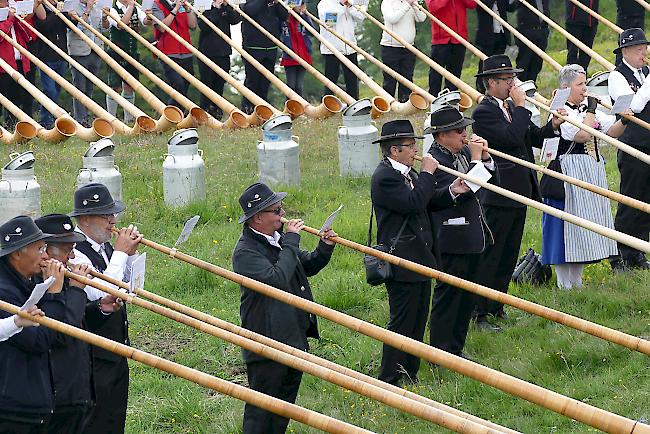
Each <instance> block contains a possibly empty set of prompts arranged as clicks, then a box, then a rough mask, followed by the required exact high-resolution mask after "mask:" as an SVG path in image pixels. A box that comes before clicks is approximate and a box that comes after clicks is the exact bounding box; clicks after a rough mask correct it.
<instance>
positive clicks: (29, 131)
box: [0, 31, 43, 145]
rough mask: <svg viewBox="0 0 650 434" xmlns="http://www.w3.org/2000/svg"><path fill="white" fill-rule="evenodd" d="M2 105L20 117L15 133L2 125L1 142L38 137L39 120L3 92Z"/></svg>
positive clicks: (21, 140) (12, 142) (23, 140)
mask: <svg viewBox="0 0 650 434" xmlns="http://www.w3.org/2000/svg"><path fill="white" fill-rule="evenodd" d="M0 32H1V31H0ZM0 106H2V107H4V108H5V109H7V110H8V111H9V112H10V113H11V114H12V115H13V116H14V117H15V118H16V119H18V122H17V123H16V127H15V131H14V132H13V133H10V132H9V131H7V130H5V129H4V128H2V127H0V128H2V129H0V142H2V143H4V144H6V145H11V144H14V143H24V142H27V141H29V140H31V139H33V138H34V137H36V136H37V135H38V131H39V129H43V127H42V126H41V125H40V124H39V123H38V122H36V121H35V120H34V119H33V118H32V117H31V116H29V115H28V114H27V113H25V112H24V111H22V110H21V109H20V107H18V106H16V105H15V104H14V103H13V101H11V100H10V99H8V98H7V97H6V96H4V95H3V94H2V93H0Z"/></svg>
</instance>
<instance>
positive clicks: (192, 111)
mask: <svg viewBox="0 0 650 434" xmlns="http://www.w3.org/2000/svg"><path fill="white" fill-rule="evenodd" d="M77 22H78V23H79V24H81V25H82V26H84V27H85V28H86V30H88V31H89V32H91V33H92V34H93V35H95V36H96V37H98V38H99V39H101V40H102V42H103V43H104V44H105V45H106V46H108V47H110V48H111V50H113V51H114V52H115V53H117V54H119V55H120V56H121V57H122V58H123V59H124V60H126V61H127V62H128V63H129V64H130V65H131V66H133V67H134V68H135V69H137V70H138V72H140V74H142V75H143V76H145V77H147V78H148V79H149V80H151V82H152V83H153V84H155V85H156V86H158V87H159V88H160V89H162V91H163V92H165V93H166V94H167V95H169V96H170V97H172V98H173V99H174V100H175V101H177V102H178V103H179V104H180V105H182V106H183V107H184V108H185V110H187V111H188V113H189V114H188V115H187V116H186V117H185V118H184V119H183V120H181V121H180V122H179V123H178V124H177V125H176V127H177V128H189V127H192V126H198V125H206V124H207V125H208V126H210V127H213V128H215V129H221V128H222V127H223V125H222V124H221V122H220V121H217V120H216V119H214V118H213V117H212V116H210V115H208V113H207V112H206V111H205V110H203V109H202V108H201V107H199V106H198V105H196V104H194V103H193V102H192V101H191V100H190V99H189V98H187V97H186V96H185V95H183V94H181V93H180V92H179V91H177V90H176V89H174V88H173V87H172V86H170V85H169V84H167V83H166V82H165V81H164V80H163V79H162V78H160V77H158V76H157V75H156V74H155V73H154V72H153V71H151V70H150V69H149V68H147V67H146V66H144V65H143V64H142V63H140V62H138V61H137V60H135V59H134V58H133V57H131V56H130V55H129V54H128V53H127V52H126V51H124V50H122V49H121V48H120V47H119V46H118V45H116V44H115V43H114V42H113V41H111V40H110V39H108V38H107V37H106V36H104V35H103V34H102V33H101V32H100V31H99V30H97V29H95V28H94V27H93V26H91V25H90V24H88V23H87V22H85V21H84V20H82V19H80V18H79V17H77ZM159 106H160V107H163V108H164V107H165V104H164V103H163V102H162V101H161V102H160V104H159Z"/></svg>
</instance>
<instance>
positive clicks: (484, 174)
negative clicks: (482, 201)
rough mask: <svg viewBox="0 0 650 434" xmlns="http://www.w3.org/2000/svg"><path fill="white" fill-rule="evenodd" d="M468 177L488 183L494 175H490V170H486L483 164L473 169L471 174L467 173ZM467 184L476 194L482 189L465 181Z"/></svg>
mask: <svg viewBox="0 0 650 434" xmlns="http://www.w3.org/2000/svg"><path fill="white" fill-rule="evenodd" d="M467 176H471V177H472V178H476V179H478V180H479V181H484V182H488V181H489V180H490V178H492V174H491V173H490V171H489V170H487V169H486V168H485V165H483V163H481V164H476V165H475V166H474V167H472V169H471V170H470V171H469V172H467ZM465 184H467V186H468V187H469V188H470V189H471V190H472V191H473V192H474V193H476V192H477V191H479V189H480V188H481V186H480V185H477V184H474V183H472V182H470V181H467V180H465Z"/></svg>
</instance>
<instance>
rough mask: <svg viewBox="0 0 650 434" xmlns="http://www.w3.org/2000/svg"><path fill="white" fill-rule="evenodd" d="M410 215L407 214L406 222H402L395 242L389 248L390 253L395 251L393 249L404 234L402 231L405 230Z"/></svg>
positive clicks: (394, 239)
mask: <svg viewBox="0 0 650 434" xmlns="http://www.w3.org/2000/svg"><path fill="white" fill-rule="evenodd" d="M409 217H410V215H407V216H406V218H405V219H404V223H402V227H401V228H399V232H398V233H397V236H396V237H395V238H393V243H392V244H391V245H390V249H389V250H388V253H389V254H392V253H393V250H395V246H396V245H397V241H398V240H399V237H400V236H402V232H404V228H405V227H406V223H407V222H408V221H409Z"/></svg>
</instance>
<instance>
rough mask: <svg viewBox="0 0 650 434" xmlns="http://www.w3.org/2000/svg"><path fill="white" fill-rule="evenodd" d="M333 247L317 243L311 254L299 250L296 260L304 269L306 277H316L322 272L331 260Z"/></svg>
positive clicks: (320, 242) (321, 242)
mask: <svg viewBox="0 0 650 434" xmlns="http://www.w3.org/2000/svg"><path fill="white" fill-rule="evenodd" d="M332 252H334V246H330V245H329V244H325V243H324V242H323V241H319V242H318V246H316V249H315V250H314V251H313V252H307V251H305V250H301V251H300V253H299V254H298V259H299V260H300V263H301V264H302V267H303V268H304V269H305V274H307V277H309V276H314V275H316V274H317V273H318V272H319V271H320V270H322V269H323V268H324V267H325V266H326V265H327V263H328V262H329V261H330V259H331V258H332Z"/></svg>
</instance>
